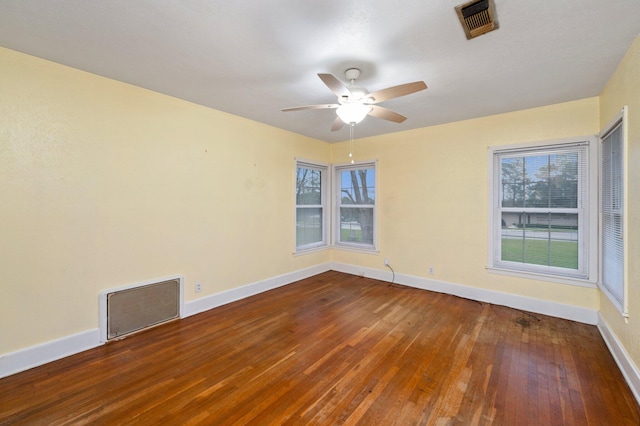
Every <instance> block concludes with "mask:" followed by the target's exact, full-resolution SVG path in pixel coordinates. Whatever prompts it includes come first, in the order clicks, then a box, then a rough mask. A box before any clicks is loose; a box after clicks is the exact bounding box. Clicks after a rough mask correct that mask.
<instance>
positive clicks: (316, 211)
mask: <svg viewBox="0 0 640 426" xmlns="http://www.w3.org/2000/svg"><path fill="white" fill-rule="evenodd" d="M327 170H328V169H327V166H324V165H320V164H312V163H305V162H301V161H296V252H298V251H303V250H308V249H312V248H317V247H322V246H326V245H327V226H326V224H327V219H328V218H327V216H328V215H327V211H326V210H327V209H326V205H327V194H326V190H327V188H328V185H327V177H328V173H327Z"/></svg>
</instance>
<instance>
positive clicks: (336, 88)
mask: <svg viewBox="0 0 640 426" xmlns="http://www.w3.org/2000/svg"><path fill="white" fill-rule="evenodd" d="M318 77H320V80H322V82H323V83H324V84H326V85H327V87H328V88H329V90H331V91H332V92H333V93H334V94H335V95H336V96H337V97H339V98H340V97H342V96H349V95H350V94H351V92H349V89H347V87H346V86H345V85H344V84H342V82H341V81H340V80H338V79H337V78H335V77H334V76H333V75H331V74H318Z"/></svg>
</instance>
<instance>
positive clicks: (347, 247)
mask: <svg viewBox="0 0 640 426" xmlns="http://www.w3.org/2000/svg"><path fill="white" fill-rule="evenodd" d="M331 248H334V249H338V250H344V251H352V252H356V253H364V254H379V253H380V250H378V249H377V248H375V247H367V246H358V245H351V244H340V243H338V244H335V245H333V246H331Z"/></svg>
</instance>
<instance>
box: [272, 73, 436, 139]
mask: <svg viewBox="0 0 640 426" xmlns="http://www.w3.org/2000/svg"><path fill="white" fill-rule="evenodd" d="M344 75H345V77H346V78H347V80H349V85H348V86H345V85H344V84H342V82H341V81H340V80H338V79H337V78H335V77H334V76H333V75H331V74H318V77H320V80H322V82H323V83H324V84H325V85H326V86H327V87H328V88H329V90H331V91H332V92H333V93H334V94H335V95H336V96H337V97H338V103H337V104H319V105H306V106H299V107H293V108H283V109H282V111H285V112H286V111H301V110H307V109H336V113H337V117H336V119H335V121H334V122H333V125H332V126H331V131H336V130H339V129H341V128H342V127H343V126H344V125H345V124H351V125H353V124H356V123H359V122H360V121H362V120H363V119H364V118H365V117H366V116H367V115H370V116H372V117H377V118H381V119H383V120H389V121H393V122H395V123H402V122H403V121H404V120H406V119H407V117H405V116H403V115H400V114H398V113H397V112H394V111H391V110H390V109H387V108H384V107H381V106H379V105H377V104H378V103H380V102H383V101H388V100H390V99H394V98H399V97H400V96H405V95H410V94H411V93H415V92H419V91H420V90H424V89H426V88H427V85H426V84H425V83H424V81H414V82H413V83H406V84H400V85H398V86H393V87H388V88H386V89H382V90H378V91H375V92H373V93H369V91H368V90H367V89H366V88H364V87H362V86H358V85H356V80H357V79H358V77H360V70H359V69H358V68H349V69H348V70H346V71H345V73H344Z"/></svg>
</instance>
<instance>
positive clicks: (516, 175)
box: [500, 157, 524, 207]
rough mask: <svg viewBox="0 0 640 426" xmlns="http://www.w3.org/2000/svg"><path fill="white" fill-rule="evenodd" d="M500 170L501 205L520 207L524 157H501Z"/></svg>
mask: <svg viewBox="0 0 640 426" xmlns="http://www.w3.org/2000/svg"><path fill="white" fill-rule="evenodd" d="M500 167H501V170H502V181H501V183H502V185H501V191H502V207H522V206H523V205H524V159H523V158H522V157H518V158H503V159H502V161H501V165H500Z"/></svg>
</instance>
